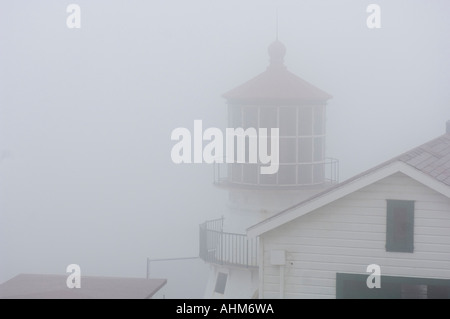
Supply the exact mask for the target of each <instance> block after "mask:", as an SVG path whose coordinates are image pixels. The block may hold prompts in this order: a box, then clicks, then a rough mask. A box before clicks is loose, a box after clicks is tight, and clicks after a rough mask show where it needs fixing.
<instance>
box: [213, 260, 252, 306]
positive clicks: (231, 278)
mask: <svg viewBox="0 0 450 319" xmlns="http://www.w3.org/2000/svg"><path fill="white" fill-rule="evenodd" d="M218 272H223V273H226V274H228V278H227V284H226V286H225V293H224V294H219V293H216V292H214V289H215V285H216V278H217V273H218ZM257 289H258V270H257V269H246V268H237V267H223V266H219V265H213V264H211V265H210V269H209V278H208V284H207V286H206V290H205V296H204V298H205V299H233V298H236V299H249V298H252V297H253V295H254V294H255V292H256V290H257ZM256 296H257V295H256Z"/></svg>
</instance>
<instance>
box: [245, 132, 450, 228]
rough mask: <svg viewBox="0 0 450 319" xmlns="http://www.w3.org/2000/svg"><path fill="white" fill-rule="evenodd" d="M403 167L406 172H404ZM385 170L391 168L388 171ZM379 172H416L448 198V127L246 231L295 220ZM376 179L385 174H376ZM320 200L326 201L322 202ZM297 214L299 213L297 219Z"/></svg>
mask: <svg viewBox="0 0 450 319" xmlns="http://www.w3.org/2000/svg"><path fill="white" fill-rule="evenodd" d="M396 163H397V164H401V165H403V166H402V167H400V166H399V165H397V167H400V168H393V169H392V167H393V166H395V165H394V164H396ZM405 165H406V166H405ZM405 167H406V168H408V169H406V168H405ZM388 168H391V169H390V170H389V169H388ZM383 170H384V171H385V173H384V174H392V173H394V172H396V171H403V172H406V171H408V174H411V175H416V173H420V174H424V175H421V176H427V177H428V180H432V181H433V184H436V185H438V188H439V189H444V190H443V193H445V194H446V196H448V197H450V132H449V130H448V128H447V133H446V134H444V135H442V136H439V137H438V138H435V139H433V140H431V141H429V142H427V143H425V144H422V145H420V146H418V147H416V148H413V149H412V150H410V151H408V152H405V153H403V154H401V155H399V156H396V157H394V158H392V159H390V160H388V161H386V162H384V163H381V164H380V165H377V166H375V167H373V168H371V169H369V170H367V171H364V172H362V173H360V174H358V175H355V176H354V177H352V178H350V179H348V180H346V181H344V182H342V183H339V184H337V185H335V186H333V187H330V188H328V189H326V190H324V191H323V192H320V193H318V194H315V195H313V196H311V197H309V198H307V199H306V200H304V201H302V202H300V203H298V204H296V205H293V206H291V207H289V208H287V209H285V210H283V211H281V212H279V213H277V214H275V215H273V216H271V217H269V218H267V219H265V220H263V221H261V222H260V223H258V224H256V225H253V226H251V227H250V228H249V229H248V230H247V232H248V234H249V235H251V236H254V235H260V234H261V233H263V232H266V231H268V230H270V229H272V228H274V227H276V225H278V226H279V225H280V224H283V223H285V222H287V221H289V220H292V219H293V218H296V216H297V215H296V214H292V212H293V211H294V210H296V209H300V208H302V209H303V210H304V212H303V213H301V214H304V213H307V212H308V211H310V208H307V207H315V208H317V207H319V206H321V205H324V204H326V203H327V202H331V201H333V200H336V199H337V198H339V197H340V196H342V194H345V190H350V189H352V188H355V189H356V188H357V187H356V186H355V184H358V185H360V186H361V185H364V183H362V182H361V181H363V180H367V179H368V178H367V177H369V176H373V175H376V174H377V173H379V172H382V171H383ZM413 173H414V174H413ZM379 176H385V175H383V174H379ZM360 186H359V187H360ZM336 194H339V195H336ZM324 198H325V199H327V200H323V199H324ZM318 200H320V201H321V204H320V205H319V204H317V201H318ZM314 202H315V203H314ZM315 208H314V209H315ZM301 214H299V216H300V215H301ZM288 215H289V216H288ZM297 217H298V216H297Z"/></svg>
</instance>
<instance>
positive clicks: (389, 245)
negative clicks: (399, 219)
mask: <svg viewBox="0 0 450 319" xmlns="http://www.w3.org/2000/svg"><path fill="white" fill-rule="evenodd" d="M401 210H406V216H407V220H406V222H405V225H404V226H403V227H405V232H406V233H405V239H404V242H403V241H398V237H397V239H396V236H395V229H398V227H402V226H398V225H397V226H396V225H395V222H396V218H395V215H396V214H400V212H401ZM414 211H415V202H414V201H412V200H394V199H388V200H386V251H387V252H403V253H413V252H414V215H415V214H414V213H415V212H414Z"/></svg>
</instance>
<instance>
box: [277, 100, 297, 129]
mask: <svg viewBox="0 0 450 319" xmlns="http://www.w3.org/2000/svg"><path fill="white" fill-rule="evenodd" d="M296 118H297V108H295V107H280V123H279V125H280V135H281V136H296V135H297V121H296Z"/></svg>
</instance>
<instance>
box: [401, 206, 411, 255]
mask: <svg viewBox="0 0 450 319" xmlns="http://www.w3.org/2000/svg"><path fill="white" fill-rule="evenodd" d="M403 204H404V205H405V206H406V208H407V211H408V220H407V222H406V232H407V234H408V236H407V242H406V247H405V251H407V252H411V253H412V252H413V251H414V202H413V201H407V202H403Z"/></svg>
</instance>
